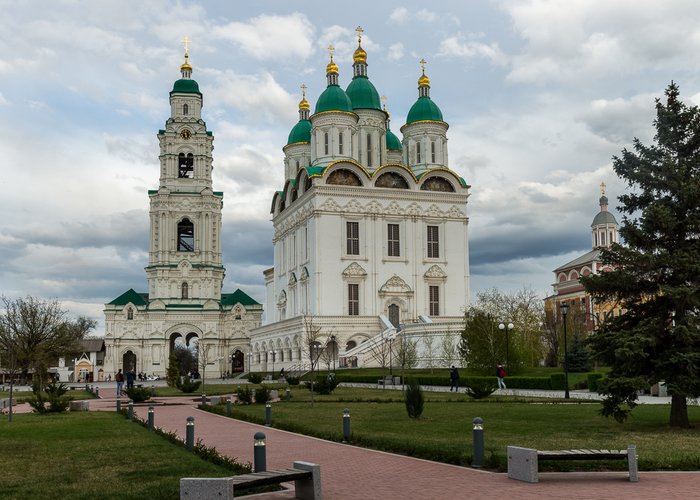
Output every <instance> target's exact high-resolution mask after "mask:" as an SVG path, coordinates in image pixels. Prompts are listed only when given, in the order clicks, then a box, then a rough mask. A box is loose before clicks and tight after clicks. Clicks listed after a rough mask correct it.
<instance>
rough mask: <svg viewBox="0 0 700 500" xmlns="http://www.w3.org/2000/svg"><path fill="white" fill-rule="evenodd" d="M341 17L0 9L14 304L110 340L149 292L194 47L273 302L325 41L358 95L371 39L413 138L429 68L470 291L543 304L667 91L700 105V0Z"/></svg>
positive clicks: (273, 11) (240, 234) (229, 284)
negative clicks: (462, 197)
mask: <svg viewBox="0 0 700 500" xmlns="http://www.w3.org/2000/svg"><path fill="white" fill-rule="evenodd" d="M349 5H350V4H347V3H338V4H335V3H333V2H327V1H306V2H289V1H265V2H214V1H211V2H207V1H187V2H185V1H182V2H172V1H157V0H151V1H148V2H143V1H136V0H135V1H131V0H119V1H100V2H94V1H88V0H84V1H79V0H64V1H58V0H53V1H44V2H42V1H33V2H29V1H26V2H20V1H15V0H13V1H10V0H0V7H2V12H3V18H2V23H0V24H1V26H2V29H0V117H1V118H2V120H0V153H1V154H2V157H3V166H2V170H0V189H1V191H2V196H0V213H1V214H2V217H1V218H0V252H2V261H1V264H0V293H1V294H3V295H6V296H9V297H16V296H23V295H27V294H32V295H36V296H39V297H45V298H58V299H59V300H61V301H63V303H64V305H65V307H66V308H67V309H69V310H70V311H71V312H72V313H75V314H86V315H89V316H91V317H93V318H95V319H97V320H99V321H100V326H99V327H98V331H97V333H102V307H103V306H102V305H103V304H104V303H105V302H108V301H110V300H112V299H113V298H115V297H116V296H118V295H120V294H121V293H122V292H124V291H125V290H127V289H129V288H134V289H136V290H137V291H146V289H147V288H146V279H145V273H144V270H143V268H144V266H145V265H146V264H147V260H148V257H147V250H148V249H147V245H148V197H147V194H146V192H147V190H148V189H155V188H157V187H158V146H157V140H156V133H157V131H158V129H160V128H163V126H164V123H165V120H166V119H167V118H168V115H169V105H168V92H169V91H170V90H171V88H172V83H173V82H174V81H175V80H176V79H178V78H179V67H180V64H181V63H182V54H183V48H182V44H181V40H182V38H183V37H184V35H188V36H189V37H190V38H191V40H192V43H191V46H190V62H191V63H192V65H193V67H194V72H193V78H195V79H196V80H197V81H198V82H199V85H200V89H201V90H202V92H203V94H204V104H205V107H204V111H203V117H204V119H205V120H206V122H207V125H208V128H209V129H210V130H212V131H213V132H214V136H215V142H214V144H215V151H214V167H215V169H214V185H215V189H217V190H222V191H224V193H225V194H224V196H225V198H224V227H223V236H224V247H223V252H224V259H225V264H226V268H227V278H226V282H225V285H224V291H226V292H230V291H233V290H235V289H236V288H242V289H243V290H244V291H246V292H247V293H249V294H250V295H252V296H253V297H254V298H256V299H258V300H260V301H263V299H264V289H263V279H262V271H263V269H265V268H267V267H269V266H271V265H272V245H271V238H272V224H271V222H270V215H269V207H270V200H271V196H272V194H273V192H274V191H275V190H277V189H280V188H281V187H282V183H283V165H282V158H283V154H282V149H281V148H282V146H283V145H284V144H285V143H286V138H287V134H288V133H289V130H290V129H291V127H292V126H293V125H294V124H295V123H296V120H297V116H298V115H297V103H298V101H299V99H300V90H299V86H300V85H301V84H302V83H305V84H306V85H307V87H308V98H309V100H310V101H311V103H312V106H313V105H314V103H315V100H316V98H317V97H318V95H319V94H320V93H321V92H322V91H323V89H324V88H325V74H324V73H325V66H326V63H327V62H328V51H327V50H326V47H327V46H328V45H329V44H331V43H332V44H333V45H334V46H335V47H336V58H335V59H336V61H337V62H338V64H339V66H340V80H341V85H342V86H343V87H345V86H347V84H348V83H349V82H350V78H351V75H352V72H351V64H352V57H351V56H352V52H353V50H354V49H355V47H356V38H355V32H354V29H355V27H356V26H358V25H361V26H362V27H363V28H364V30H365V31H364V38H363V47H364V48H365V50H366V51H367V52H368V63H369V77H370V79H371V80H372V82H373V83H374V84H375V86H376V87H377V89H378V90H379V92H380V94H385V95H386V96H387V98H388V101H387V106H388V109H389V111H390V112H391V117H392V129H393V131H394V132H395V133H396V134H397V135H399V136H400V134H399V128H400V127H401V125H402V124H403V123H404V122H405V117H406V113H407V112H408V109H409V108H410V106H411V104H412V103H413V102H414V101H415V99H416V97H417V88H416V87H417V84H416V81H417V78H418V76H420V65H419V64H418V61H419V60H420V59H421V58H425V59H426V60H427V61H428V64H427V68H426V73H427V74H428V75H429V76H430V78H431V84H432V88H431V96H432V98H433V100H434V101H435V102H436V103H437V104H438V105H439V106H440V108H441V109H442V111H443V115H444V118H445V120H446V121H447V122H448V123H449V124H450V129H449V131H448V138H449V154H450V162H451V165H450V166H451V168H452V169H454V170H456V171H457V172H458V173H459V174H460V175H461V176H463V177H464V178H465V179H466V180H467V182H468V183H469V184H471V186H472V188H471V193H472V194H471V198H470V200H469V205H468V213H469V216H470V252H471V259H470V264H471V272H472V281H471V288H472V293H473V294H474V293H476V292H478V291H479V290H483V289H485V288H490V287H497V288H500V289H502V290H515V289H518V288H522V287H523V286H527V287H531V288H533V289H534V290H536V291H538V292H541V294H542V295H543V296H545V295H546V294H548V293H549V292H550V291H551V282H552V280H553V275H552V270H553V269H554V268H556V267H557V266H558V265H560V264H562V263H564V262H566V261H568V260H570V259H572V258H575V257H576V256H578V255H579V254H581V253H583V252H585V251H587V250H588V249H590V223H591V220H592V219H593V217H594V216H595V214H596V213H597V211H598V197H599V196H600V191H599V185H600V183H601V182H603V181H604V182H605V183H606V184H607V185H608V196H609V198H610V200H611V209H612V210H613V211H614V209H615V206H616V204H617V203H616V201H615V199H616V197H617V196H618V195H619V194H620V193H621V192H622V191H623V190H624V188H625V186H624V185H623V184H622V183H621V182H620V181H619V180H618V179H617V178H615V176H614V173H613V171H612V168H611V157H612V156H613V155H615V154H617V153H619V152H620V151H621V149H622V148H624V147H626V146H629V144H630V143H631V141H632V138H633V137H639V138H640V139H641V140H642V141H645V142H649V141H650V140H651V138H652V136H653V131H652V128H651V123H652V120H653V118H654V109H653V105H654V98H656V97H658V96H661V95H662V92H663V89H664V88H665V86H666V85H667V84H668V83H669V82H670V81H671V80H675V81H676V82H678V84H679V85H680V89H681V94H682V96H683V97H684V98H685V99H686V100H687V101H688V102H694V103H698V102H700V58H699V57H698V56H697V54H698V53H700V4H698V3H697V1H695V0H688V1H684V0H673V1H664V2H660V1H657V0H651V1H647V0H617V1H615V2H611V1H609V0H600V1H597V0H559V1H556V0H551V1H547V0H517V1H516V0H512V1H509V0H502V1H498V0H494V1H491V2H486V1H476V0H474V1H465V0H455V1H441V2H429V3H426V2H416V1H414V0H407V1H404V2H401V3H399V2H391V1H383V2H377V1H376V0H374V1H365V0H355V1H354V2H352V4H351V6H352V8H351V9H349V8H348V6H349ZM426 5H427V6H428V7H426ZM618 220H619V215H618Z"/></svg>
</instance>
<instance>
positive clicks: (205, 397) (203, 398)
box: [202, 393, 207, 406]
mask: <svg viewBox="0 0 700 500" xmlns="http://www.w3.org/2000/svg"><path fill="white" fill-rule="evenodd" d="M202 406H207V395H206V394H204V393H202Z"/></svg>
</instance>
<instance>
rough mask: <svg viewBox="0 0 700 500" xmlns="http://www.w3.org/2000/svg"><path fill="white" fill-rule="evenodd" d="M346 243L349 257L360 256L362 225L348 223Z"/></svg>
mask: <svg viewBox="0 0 700 500" xmlns="http://www.w3.org/2000/svg"><path fill="white" fill-rule="evenodd" d="M346 232H347V234H346V242H347V254H348V255H360V223H359V222H347V223H346Z"/></svg>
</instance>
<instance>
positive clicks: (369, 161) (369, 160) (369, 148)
mask: <svg viewBox="0 0 700 500" xmlns="http://www.w3.org/2000/svg"><path fill="white" fill-rule="evenodd" d="M367 166H368V167H371V166H372V136H371V135H370V134H367Z"/></svg>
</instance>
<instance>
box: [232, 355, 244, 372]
mask: <svg viewBox="0 0 700 500" xmlns="http://www.w3.org/2000/svg"><path fill="white" fill-rule="evenodd" d="M242 371H245V354H243V353H242V352H241V351H240V350H236V352H234V353H233V354H232V355H231V373H240V372H242Z"/></svg>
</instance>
